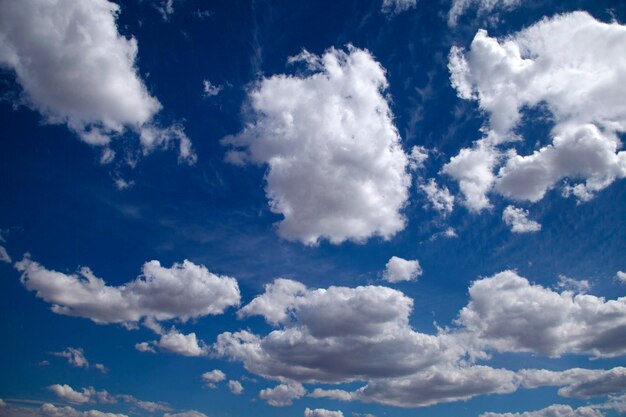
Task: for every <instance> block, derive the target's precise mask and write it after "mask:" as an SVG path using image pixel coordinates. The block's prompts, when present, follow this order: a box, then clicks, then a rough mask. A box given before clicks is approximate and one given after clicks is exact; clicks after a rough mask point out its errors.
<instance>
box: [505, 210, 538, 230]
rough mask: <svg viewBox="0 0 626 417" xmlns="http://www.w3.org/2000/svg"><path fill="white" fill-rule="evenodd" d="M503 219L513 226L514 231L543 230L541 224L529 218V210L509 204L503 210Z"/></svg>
mask: <svg viewBox="0 0 626 417" xmlns="http://www.w3.org/2000/svg"><path fill="white" fill-rule="evenodd" d="M502 220H504V223H505V224H506V225H507V226H510V227H511V231H512V232H513V233H532V232H538V231H540V230H541V225H540V224H539V223H537V222H536V221H534V220H530V219H529V218H528V210H524V209H522V208H518V207H514V206H510V205H509V206H507V207H506V208H505V209H504V211H503V212H502Z"/></svg>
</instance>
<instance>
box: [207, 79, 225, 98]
mask: <svg viewBox="0 0 626 417" xmlns="http://www.w3.org/2000/svg"><path fill="white" fill-rule="evenodd" d="M223 88H224V87H222V86H221V85H214V84H212V83H211V81H209V80H203V81H202V90H203V91H204V96H205V97H215V96H216V95H218V94H219V93H220V92H221V91H222V89H223Z"/></svg>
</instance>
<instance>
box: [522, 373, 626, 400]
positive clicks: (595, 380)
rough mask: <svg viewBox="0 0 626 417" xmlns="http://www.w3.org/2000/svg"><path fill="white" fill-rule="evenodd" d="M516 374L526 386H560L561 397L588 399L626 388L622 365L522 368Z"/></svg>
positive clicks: (619, 391) (618, 391)
mask: <svg viewBox="0 0 626 417" xmlns="http://www.w3.org/2000/svg"><path fill="white" fill-rule="evenodd" d="M518 375H519V377H520V381H521V384H522V386H524V387H526V388H535V387H541V386H556V387H562V388H560V389H559V391H558V394H559V395H560V396H562V397H570V398H583V399H588V398H592V397H602V396H606V395H611V394H618V393H621V392H622V391H625V390H626V368H623V367H616V368H613V369H608V370H604V369H580V368H574V369H568V370H565V371H548V370H545V369H523V370H521V371H519V372H518Z"/></svg>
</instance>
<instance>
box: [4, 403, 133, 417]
mask: <svg viewBox="0 0 626 417" xmlns="http://www.w3.org/2000/svg"><path fill="white" fill-rule="evenodd" d="M0 417H128V416H127V415H126V414H119V413H105V412H102V411H98V410H89V411H79V410H77V409H75V408H73V407H69V406H65V407H58V406H55V405H54V404H50V403H45V404H43V405H42V406H41V407H39V408H30V407H18V406H13V405H6V406H3V407H0Z"/></svg>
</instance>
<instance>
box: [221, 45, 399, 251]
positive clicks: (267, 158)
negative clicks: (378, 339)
mask: <svg viewBox="0 0 626 417" xmlns="http://www.w3.org/2000/svg"><path fill="white" fill-rule="evenodd" d="M289 62H290V63H291V64H294V65H295V64H302V65H304V66H305V68H304V70H303V73H302V74H300V75H283V74H280V75H274V76H272V77H269V78H264V79H262V80H261V81H260V82H258V83H257V84H256V85H255V86H254V88H252V90H251V91H250V92H249V101H250V110H251V113H250V120H249V122H248V123H247V125H246V127H245V129H244V130H243V131H242V132H241V133H239V134H237V135H235V136H230V137H227V138H225V139H224V140H223V141H222V143H223V144H224V145H227V146H229V147H231V150H230V151H229V152H228V154H227V160H228V161H230V162H232V163H235V164H240V165H241V164H246V163H254V164H265V165H267V166H268V171H267V173H266V175H265V181H266V186H265V193H266V195H267V198H268V199H269V206H270V209H271V210H272V211H273V212H275V213H277V214H280V215H282V216H283V220H282V221H280V222H279V223H278V233H279V234H280V235H281V236H282V237H283V238H286V239H288V240H293V241H300V242H302V243H305V244H308V245H314V244H317V243H318V242H319V241H320V240H322V239H327V240H329V241H330V242H332V243H341V242H344V241H346V240H351V241H356V242H363V241H365V240H367V239H368V238H370V237H373V236H381V237H383V238H385V239H388V238H390V237H392V236H394V235H395V234H396V233H398V232H399V231H401V230H403V229H404V227H405V224H406V219H405V217H404V216H403V214H402V213H401V211H402V209H403V208H404V206H405V204H406V203H407V199H408V195H409V191H408V189H409V185H410V179H411V178H410V175H409V173H408V172H407V170H408V165H409V159H408V156H407V155H406V154H405V152H404V151H403V149H402V146H401V143H400V135H399V133H398V130H397V128H396V126H395V124H394V121H393V115H392V112H391V109H390V108H389V104H388V101H387V98H386V96H385V95H384V90H385V89H386V88H387V79H386V75H385V69H384V68H383V67H382V66H381V65H380V64H379V63H378V62H377V61H376V60H375V59H374V57H373V56H372V55H371V53H370V52H369V51H367V50H363V49H358V48H355V47H353V46H348V47H347V50H346V51H343V50H338V49H334V48H331V49H329V50H327V51H326V52H325V53H324V54H323V55H321V56H317V55H314V54H311V53H309V52H307V51H303V52H302V53H301V54H300V55H298V56H296V57H292V58H290V60H289Z"/></svg>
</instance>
